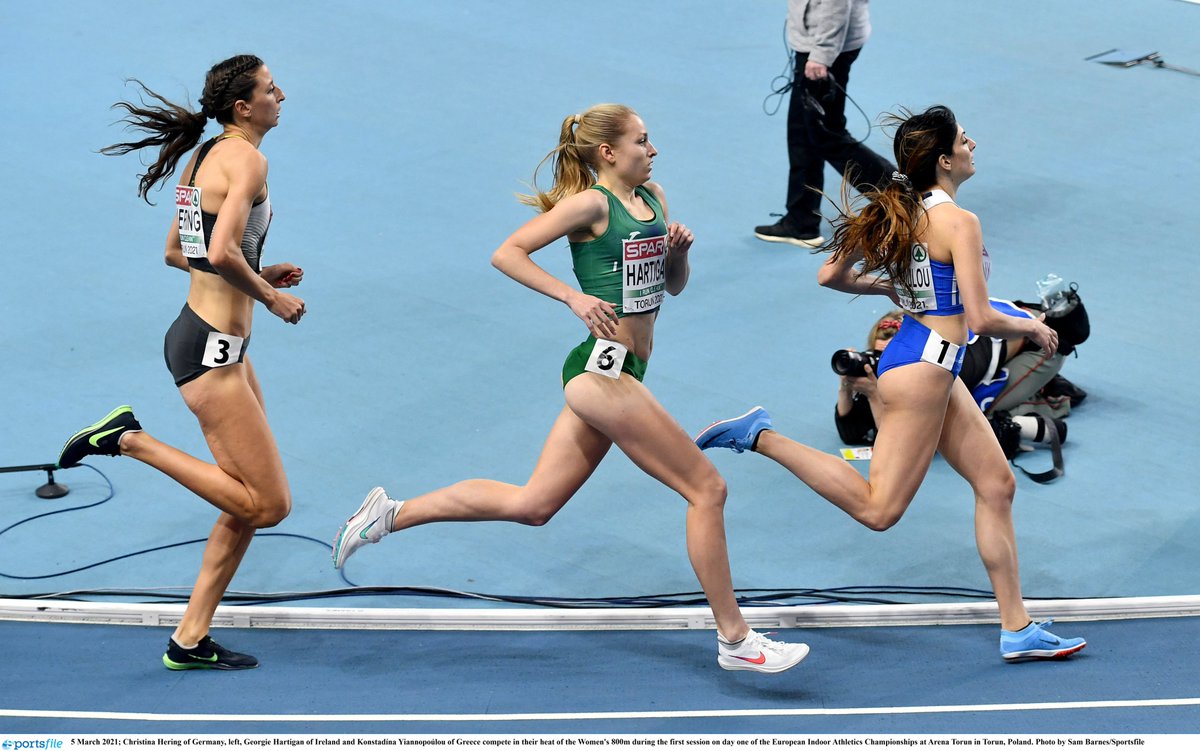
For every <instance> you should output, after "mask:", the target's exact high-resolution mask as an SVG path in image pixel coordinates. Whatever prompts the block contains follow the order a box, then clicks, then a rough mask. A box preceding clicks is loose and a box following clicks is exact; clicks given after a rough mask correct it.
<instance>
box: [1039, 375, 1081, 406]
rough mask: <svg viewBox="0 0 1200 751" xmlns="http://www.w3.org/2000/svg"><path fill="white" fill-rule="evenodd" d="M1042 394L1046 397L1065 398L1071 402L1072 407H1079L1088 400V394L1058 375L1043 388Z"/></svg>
mask: <svg viewBox="0 0 1200 751" xmlns="http://www.w3.org/2000/svg"><path fill="white" fill-rule="evenodd" d="M1042 394H1044V395H1045V396H1065V397H1067V398H1068V399H1070V400H1071V406H1072V407H1078V406H1079V405H1080V404H1082V403H1083V400H1084V399H1087V392H1086V391H1084V390H1083V389H1081V388H1079V387H1078V386H1076V385H1075V384H1074V383H1071V382H1070V381H1068V380H1067V379H1066V378H1063V377H1062V376H1061V375H1056V376H1054V377H1053V378H1051V379H1050V382H1049V383H1047V384H1046V385H1045V386H1043V387H1042Z"/></svg>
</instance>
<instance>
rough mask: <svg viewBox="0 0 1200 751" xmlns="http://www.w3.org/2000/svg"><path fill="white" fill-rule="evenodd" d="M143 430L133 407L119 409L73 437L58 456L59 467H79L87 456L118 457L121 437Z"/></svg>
mask: <svg viewBox="0 0 1200 751" xmlns="http://www.w3.org/2000/svg"><path fill="white" fill-rule="evenodd" d="M141 429H142V426H141V424H139V423H138V421H137V418H136V417H134V416H133V407H130V406H129V405H128V404H126V405H125V406H123V407H117V408H116V409H114V410H113V411H112V412H109V413H108V416H107V417H105V418H104V419H103V420H101V421H100V422H98V423H96V424H95V425H89V426H87V427H86V428H84V429H83V430H81V431H79V432H78V433H76V434H75V435H73V436H71V437H70V438H69V439H68V440H67V442H66V444H65V445H64V446H63V448H62V452H61V453H60V454H59V455H58V466H59V467H60V468H66V467H75V466H78V465H79V460H80V459H82V458H83V457H85V456H95V455H103V456H118V455H119V454H120V453H121V436H123V435H125V433H127V432H129V431H130V430H141Z"/></svg>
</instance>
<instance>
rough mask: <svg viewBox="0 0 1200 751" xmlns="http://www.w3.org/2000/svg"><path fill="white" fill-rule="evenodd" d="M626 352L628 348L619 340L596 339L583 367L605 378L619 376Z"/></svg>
mask: <svg viewBox="0 0 1200 751" xmlns="http://www.w3.org/2000/svg"><path fill="white" fill-rule="evenodd" d="M628 353H629V349H628V348H627V347H626V346H625V345H624V344H621V343H620V342H610V341H609V340H607V339H597V340H596V345H595V346H594V347H592V353H591V354H590V355H588V359H587V365H585V366H584V367H583V369H584V370H586V371H587V372H589V373H595V374H597V375H602V376H605V377H606V378H613V379H616V378H620V377H621V366H622V365H624V364H625V355H626V354H628Z"/></svg>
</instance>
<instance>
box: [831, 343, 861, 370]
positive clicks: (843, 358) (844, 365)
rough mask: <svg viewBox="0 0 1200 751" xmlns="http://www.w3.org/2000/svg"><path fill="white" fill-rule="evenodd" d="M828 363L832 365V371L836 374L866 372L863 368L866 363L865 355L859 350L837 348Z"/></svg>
mask: <svg viewBox="0 0 1200 751" xmlns="http://www.w3.org/2000/svg"><path fill="white" fill-rule="evenodd" d="M829 364H830V365H831V366H832V367H833V372H834V373H837V374H838V375H844V376H864V375H866V374H867V371H866V370H865V369H864V368H863V366H864V365H866V364H867V357H866V356H865V355H864V354H863V353H861V352H851V351H850V350H848V349H839V350H838V351H837V352H834V353H833V359H832V360H831V361H830V363H829Z"/></svg>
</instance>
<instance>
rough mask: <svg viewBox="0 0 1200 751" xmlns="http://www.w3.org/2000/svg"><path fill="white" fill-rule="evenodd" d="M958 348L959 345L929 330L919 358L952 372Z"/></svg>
mask: <svg viewBox="0 0 1200 751" xmlns="http://www.w3.org/2000/svg"><path fill="white" fill-rule="evenodd" d="M960 349H962V347H960V346H959V345H957V344H954V343H953V342H948V341H946V340H945V339H943V338H942V337H940V336H938V335H937V334H935V333H934V332H932V331H930V332H929V338H928V339H926V340H925V349H924V350H923V351H922V352H921V360H922V361H924V362H928V363H933V364H934V365H936V366H938V367H939V368H942V369H944V370H948V371H950V372H951V373H953V372H954V363H955V362H956V361H957V360H958V351H959V350H960Z"/></svg>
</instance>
